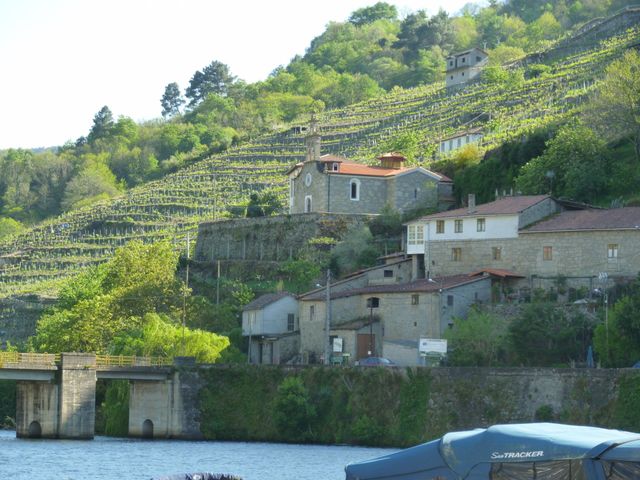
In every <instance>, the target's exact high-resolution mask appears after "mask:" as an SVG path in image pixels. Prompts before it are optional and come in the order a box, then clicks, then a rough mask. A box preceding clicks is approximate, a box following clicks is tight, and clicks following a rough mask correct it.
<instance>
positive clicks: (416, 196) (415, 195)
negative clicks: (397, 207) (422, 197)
mask: <svg viewBox="0 0 640 480" xmlns="http://www.w3.org/2000/svg"><path fill="white" fill-rule="evenodd" d="M413 198H414V199H416V198H418V189H417V188H414V189H413Z"/></svg>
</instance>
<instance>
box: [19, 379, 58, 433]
mask: <svg viewBox="0 0 640 480" xmlns="http://www.w3.org/2000/svg"><path fill="white" fill-rule="evenodd" d="M57 436H58V385H56V384H54V383H51V382H36V381H17V382H16V437H18V438H56V437H57Z"/></svg>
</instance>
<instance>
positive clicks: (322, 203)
mask: <svg viewBox="0 0 640 480" xmlns="http://www.w3.org/2000/svg"><path fill="white" fill-rule="evenodd" d="M378 161H379V164H378V165H365V164H362V163H357V162H353V161H350V160H347V159H345V158H343V157H339V156H336V155H322V156H321V155H320V135H319V134H318V133H317V131H316V130H315V128H312V129H311V133H310V135H309V136H308V137H307V155H306V160H305V161H304V162H302V163H298V164H296V165H294V166H293V167H292V168H290V169H289V171H288V175H289V211H290V213H311V212H326V213H352V214H378V213H380V212H381V211H382V209H383V208H384V206H385V205H389V206H391V207H392V208H394V209H396V210H398V211H400V212H405V211H408V210H412V209H415V208H421V207H434V208H438V209H440V210H443V209H446V208H448V207H449V206H450V205H451V204H452V203H453V196H452V187H453V184H452V182H451V180H450V179H449V178H447V177H446V176H444V175H441V174H439V173H436V172H431V171H429V170H427V169H426V168H423V167H405V166H404V164H405V161H406V159H405V157H403V156H402V155H401V154H399V153H387V154H385V155H382V156H381V157H379V158H378Z"/></svg>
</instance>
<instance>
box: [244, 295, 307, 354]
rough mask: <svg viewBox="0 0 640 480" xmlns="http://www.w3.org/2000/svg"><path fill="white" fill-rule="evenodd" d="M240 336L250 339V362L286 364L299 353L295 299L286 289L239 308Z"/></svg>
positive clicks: (296, 303) (296, 304)
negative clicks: (240, 311) (240, 317)
mask: <svg viewBox="0 0 640 480" xmlns="http://www.w3.org/2000/svg"><path fill="white" fill-rule="evenodd" d="M242 335H243V336H244V337H248V338H249V362H250V363H257V364H279V363H286V362H287V361H289V360H291V359H293V358H294V357H295V356H296V355H297V354H298V349H299V343H300V330H299V325H298V301H297V299H296V297H295V296H293V295H292V294H290V293H287V292H280V293H268V294H265V295H262V296H260V297H258V298H256V299H255V300H253V301H252V302H250V303H248V304H247V305H245V307H244V308H243V309H242Z"/></svg>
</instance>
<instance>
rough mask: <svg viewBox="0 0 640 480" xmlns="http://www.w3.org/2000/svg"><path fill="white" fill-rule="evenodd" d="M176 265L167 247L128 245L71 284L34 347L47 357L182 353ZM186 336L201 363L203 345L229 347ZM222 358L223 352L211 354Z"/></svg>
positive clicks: (42, 326)
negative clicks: (87, 353)
mask: <svg viewBox="0 0 640 480" xmlns="http://www.w3.org/2000/svg"><path fill="white" fill-rule="evenodd" d="M177 261H178V258H177V255H176V253H175V252H174V250H173V249H172V247H171V245H170V244H169V243H168V242H160V243H157V244H152V245H145V244H142V243H141V242H130V243H129V244H128V245H127V246H126V247H122V248H120V249H119V250H117V251H116V254H115V256H114V257H113V259H111V260H110V261H108V262H106V263H104V264H102V265H100V266H99V267H96V268H95V269H92V270H89V271H86V272H84V273H81V274H80V275H79V276H77V277H76V278H74V279H71V280H69V281H68V283H67V284H66V285H65V286H64V287H63V289H62V292H61V294H60V300H59V302H58V304H57V305H56V307H55V308H54V309H53V311H52V312H50V313H47V314H45V315H43V316H42V317H41V318H40V320H39V321H38V324H37V328H36V335H35V336H34V337H32V339H31V345H32V346H33V347H34V348H35V349H36V350H38V351H48V352H61V351H70V350H71V351H92V352H97V353H108V352H115V351H125V347H126V349H129V350H126V351H134V350H135V351H141V350H136V349H143V348H144V349H146V350H144V351H145V352H160V351H163V352H176V351H178V348H179V347H178V345H177V344H178V343H179V342H178V340H177V338H178V333H176V329H178V330H180V332H179V335H182V330H181V327H180V328H179V327H178V326H177V325H179V324H180V323H181V322H180V321H179V320H176V319H181V317H182V301H183V295H184V293H185V292H184V286H183V285H182V283H181V282H180V281H179V280H177V279H176V277H175V271H176V268H177ZM187 294H188V292H187ZM149 315H151V316H149ZM154 315H155V316H154ZM160 322H162V323H160ZM154 332H156V333H157V335H156V336H153V334H154ZM185 335H190V338H191V340H192V341H193V343H194V346H195V345H198V346H199V347H198V348H197V351H198V352H200V353H197V355H198V356H199V357H200V358H203V359H204V358H205V357H206V349H205V350H202V351H201V347H200V345H205V346H206V345H209V344H210V341H213V340H215V342H214V343H215V345H218V346H219V347H220V350H221V349H223V348H224V346H226V345H227V344H226V343H225V342H226V340H220V339H216V338H215V337H208V336H206V335H202V334H201V333H199V332H198V331H193V332H190V331H189V330H185ZM181 338H182V337H180V339H181ZM116 339H117V341H116ZM140 339H142V340H140ZM162 339H164V340H166V343H162ZM223 345H224V346H223ZM212 348H213V347H212ZM217 348H218V347H216V349H217ZM163 349H164V350H163ZM194 352H195V350H194ZM218 354H219V350H216V351H212V352H211V355H213V356H217V355H218ZM207 358H209V359H211V357H207ZM206 361H209V360H206Z"/></svg>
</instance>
